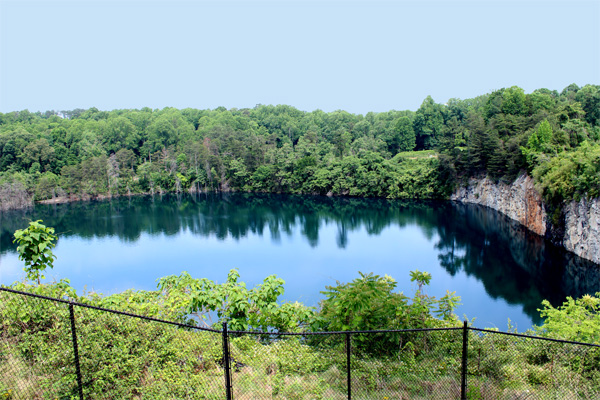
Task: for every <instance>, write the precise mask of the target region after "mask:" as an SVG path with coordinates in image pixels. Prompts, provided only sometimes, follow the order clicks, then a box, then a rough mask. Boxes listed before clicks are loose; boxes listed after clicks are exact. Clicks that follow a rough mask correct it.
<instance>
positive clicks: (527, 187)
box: [451, 175, 600, 264]
mask: <svg viewBox="0 0 600 400" xmlns="http://www.w3.org/2000/svg"><path fill="white" fill-rule="evenodd" d="M451 200H455V201H459V202H462V203H474V204H480V205H482V206H486V207H490V208H492V209H494V210H497V211H499V212H501V213H503V214H505V215H506V216H508V217H509V218H511V219H513V220H515V221H518V222H519V223H521V224H522V225H524V226H525V227H526V228H527V229H529V230H530V231H532V232H535V233H537V234H538V235H540V236H544V237H546V238H548V239H551V240H552V241H553V242H555V243H556V244H559V245H562V246H563V247H564V248H565V249H567V250H568V251H571V252H573V253H575V254H576V255H578V256H580V257H582V258H585V259H587V260H590V261H593V262H595V263H596V264H600V199H591V200H589V199H585V198H584V199H581V200H580V201H572V202H570V203H569V204H567V205H566V206H565V207H564V210H563V213H562V215H563V217H564V219H563V218H561V221H560V226H553V225H552V224H551V222H550V220H549V218H548V215H547V213H546V207H545V205H544V202H543V200H542V196H541V195H540V194H539V193H538V192H537V191H536V190H535V187H534V185H533V179H532V178H531V177H529V176H527V175H521V176H520V177H519V178H517V179H516V180H515V181H514V182H513V183H512V184H510V185H507V184H505V183H502V182H499V183H494V182H493V181H491V180H490V179H488V178H483V179H471V180H470V181H469V184H468V185H467V186H466V187H461V188H460V189H458V190H457V191H456V193H454V194H453V195H452V196H451ZM557 233H558V237H557Z"/></svg>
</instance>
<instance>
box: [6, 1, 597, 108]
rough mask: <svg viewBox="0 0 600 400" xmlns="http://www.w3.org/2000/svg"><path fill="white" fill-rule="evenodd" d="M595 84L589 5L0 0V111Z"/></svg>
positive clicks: (308, 103) (439, 95)
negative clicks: (515, 86) (514, 86)
mask: <svg viewBox="0 0 600 400" xmlns="http://www.w3.org/2000/svg"><path fill="white" fill-rule="evenodd" d="M571 83H576V84H578V85H580V86H583V85H585V84H600V1H598V0H587V1H576V0H575V1H562V0H545V1H541V0H530V1H526V0H525V1H512V0H508V1H494V0H485V1H454V0H448V1H428V0H422V1H377V0H375V1H361V0H353V1H342V0H337V1H336V0H334V1H312V0H304V1H295V0H283V1H282V0H279V1H253V0H247V1H228V0H222V1H177V0H174V1H164V0H153V1H143V0H129V1H127V0H124V1H112V0H111V1H108V0H106V1H97V0H79V1H54V0H46V1H30V0H19V1H12V0H0V112H10V111H18V110H23V109H28V110H29V111H32V112H33V111H47V110H57V111H60V110H72V109H75V108H89V107H97V108H99V109H101V110H113V109H122V108H142V107H151V108H163V107H177V108H186V107H192V108H199V109H206V108H210V109H214V108H216V107H219V106H224V107H226V108H234V107H235V108H252V107H254V106H255V105H256V104H288V105H291V106H294V107H296V108H299V109H301V110H305V111H312V110H315V109H321V110H324V111H333V110H337V109H342V110H346V111H349V112H352V113H356V114H365V113H367V112H369V111H375V112H380V111H388V110H391V109H396V110H404V109H410V110H416V109H417V108H418V107H419V106H420V104H421V103H422V101H423V100H424V99H425V97H426V96H428V95H431V96H432V97H433V99H434V100H435V101H436V102H438V103H445V102H447V101H448V99H450V98H461V99H466V98H472V97H475V96H479V95H482V94H485V93H489V92H491V91H493V90H495V89H500V88H502V87H510V86H513V85H517V86H520V87H522V88H523V89H525V91H526V92H527V93H529V92H531V91H533V90H535V89H538V88H548V89H551V90H558V91H561V90H562V89H563V88H564V87H566V86H568V85H569V84H571Z"/></svg>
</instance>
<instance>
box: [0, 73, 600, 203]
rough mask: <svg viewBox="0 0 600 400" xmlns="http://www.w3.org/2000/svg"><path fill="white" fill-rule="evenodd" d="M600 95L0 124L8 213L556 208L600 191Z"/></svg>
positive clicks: (0, 169)
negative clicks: (70, 204) (496, 203)
mask: <svg viewBox="0 0 600 400" xmlns="http://www.w3.org/2000/svg"><path fill="white" fill-rule="evenodd" d="M599 140H600V86H599V85H586V86H583V87H579V86H577V85H576V84H571V85H569V86H568V87H566V88H565V89H564V90H562V91H561V92H558V91H556V90H548V89H538V90H535V91H533V92H532V93H528V94H527V93H525V91H524V90H523V89H521V88H519V87H517V86H513V87H510V88H505V89H500V90H496V91H494V92H492V93H489V94H484V95H481V96H479V97H476V98H473V99H467V100H460V99H450V100H449V101H448V102H447V103H446V104H439V103H436V102H435V101H434V100H433V99H432V98H431V97H429V96H428V97H427V98H426V99H425V100H424V101H423V103H422V105H421V106H420V108H419V109H418V110H417V111H388V112H379V113H375V112H369V113H367V114H366V115H356V114H351V113H348V112H345V111H342V110H338V111H333V112H323V111H321V110H316V111H312V112H306V111H301V110H298V109H296V108H294V107H292V106H288V105H276V106H273V105H256V106H255V107H254V108H247V109H230V110H227V109H225V108H224V107H219V108H216V109H214V110H197V109H192V108H186V109H182V110H178V109H175V108H164V109H162V110H158V109H155V110H152V109H150V108H142V109H139V110H113V111H101V110H98V109H96V108H90V109H87V110H84V109H75V110H71V111H47V112H45V113H42V112H36V113H32V112H29V111H27V110H23V111H15V112H9V113H5V114H2V113H0V209H9V208H19V207H23V206H26V205H28V204H31V203H32V202H33V201H40V200H45V199H52V198H56V197H63V198H75V199H78V198H82V199H86V198H95V197H98V196H116V195H127V194H136V193H160V192H184V191H253V192H274V193H297V194H318V195H336V196H337V195H344V196H361V197H384V198H391V199H399V198H414V199H423V198H447V197H448V196H449V194H450V193H452V191H453V190H454V189H455V187H456V185H458V184H461V183H463V182H466V180H467V179H468V178H469V177H472V176H483V175H487V176H489V177H490V178H492V179H494V180H502V181H505V182H511V181H512V180H514V178H516V177H517V176H518V175H519V174H520V173H523V172H527V173H528V174H530V175H532V176H533V177H534V179H535V181H536V184H537V187H538V189H539V190H540V192H541V193H542V194H543V196H544V198H545V199H546V201H547V202H548V203H550V204H554V205H560V204H562V202H563V201H564V200H569V199H573V198H575V199H576V198H579V197H581V196H584V195H588V196H590V197H597V196H598V194H599V190H600V160H599V159H600V144H599Z"/></svg>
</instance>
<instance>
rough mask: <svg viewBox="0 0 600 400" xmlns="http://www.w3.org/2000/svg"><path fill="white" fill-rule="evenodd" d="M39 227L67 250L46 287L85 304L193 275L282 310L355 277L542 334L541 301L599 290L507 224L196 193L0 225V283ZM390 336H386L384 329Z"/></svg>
mask: <svg viewBox="0 0 600 400" xmlns="http://www.w3.org/2000/svg"><path fill="white" fill-rule="evenodd" d="M35 219H42V220H44V223H45V224H46V225H48V226H53V227H55V229H56V232H57V233H58V234H59V236H60V239H59V241H58V245H57V247H56V249H55V254H56V256H57V260H56V262H55V268H54V269H53V270H50V271H47V272H46V277H47V279H46V281H52V280H58V279H62V278H68V279H70V280H71V284H72V285H73V286H74V287H75V288H77V289H78V291H80V292H83V291H88V292H90V291H96V292H101V293H105V294H110V293H115V292H118V291H121V290H125V289H128V288H135V289H146V290H152V289H155V288H156V280H157V279H158V278H160V277H162V276H165V275H170V274H179V273H181V272H182V271H188V272H189V273H191V274H192V276H194V277H197V278H202V277H206V278H209V279H213V280H216V281H218V282H223V281H225V279H226V277H227V272H228V271H229V270H230V269H231V268H238V269H239V270H240V273H241V279H242V280H243V281H245V282H247V283H248V285H249V286H253V285H255V284H258V283H261V282H262V280H263V279H264V278H265V277H266V276H268V275H270V274H276V275H278V276H280V277H282V278H283V279H284V280H285V281H286V284H285V290H286V291H285V294H284V296H283V297H284V299H286V300H290V301H296V300H297V301H301V302H304V303H305V304H307V305H314V306H316V305H317V304H318V302H319V300H320V299H321V298H322V295H321V293H320V291H322V290H324V289H325V286H327V285H335V284H336V281H340V282H348V281H350V280H352V279H354V278H357V277H358V271H362V272H365V273H368V272H374V273H375V274H380V275H385V274H387V275H390V276H392V277H393V278H395V279H396V280H397V281H398V287H399V290H400V291H403V292H404V293H405V294H407V295H412V294H413V293H414V290H415V286H414V284H413V283H411V282H410V279H409V272H410V271H411V270H414V269H419V270H421V271H428V272H430V273H431V274H432V276H433V279H432V282H431V285H430V286H429V287H427V289H426V292H427V293H428V294H429V295H433V296H437V297H441V296H443V295H444V294H445V293H446V290H450V291H456V294H457V295H459V296H461V298H462V300H461V302H462V303H463V305H462V306H460V307H459V308H458V309H457V310H456V313H457V314H458V315H459V316H461V317H462V316H463V315H465V316H466V317H467V318H469V319H472V318H475V323H474V324H475V326H477V327H497V328H499V329H501V330H505V329H506V328H507V322H508V319H509V318H510V320H511V323H512V325H513V326H515V325H516V327H517V329H518V330H519V331H524V330H526V329H528V328H529V327H531V325H532V324H538V325H539V324H541V323H542V321H541V320H540V318H539V312H538V311H537V309H538V308H539V307H540V306H541V301H542V300H543V299H548V300H550V301H551V302H552V303H553V304H555V305H558V304H561V303H562V301H563V300H564V299H565V298H566V296H581V295H583V294H585V293H592V294H593V293H595V292H598V291H600V279H599V278H600V274H599V271H600V269H599V268H600V267H598V266H597V265H595V264H593V263H590V262H587V261H585V260H583V259H580V258H579V257H577V256H574V255H572V254H569V253H566V252H564V251H562V250H561V249H559V248H556V247H555V246H553V245H551V244H550V243H548V242H546V241H544V240H543V239H542V238H540V237H538V236H536V235H534V234H531V233H528V232H527V231H525V230H524V229H523V228H522V227H520V226H519V225H518V224H516V223H514V222H513V221H511V220H509V219H508V218H506V217H504V216H503V215H501V214H499V213H497V212H495V211H492V210H489V209H485V208H482V207H479V206H474V205H461V204H456V203H452V202H414V201H388V200H381V199H355V198H325V197H310V196H283V195H250V194H224V195H215V194H210V195H206V194H201V195H196V196H192V195H187V196H164V197H158V196H155V197H132V198H121V199H113V200H110V201H102V202H75V203H71V204H62V205H37V206H35V208H34V209H32V210H29V211H18V212H9V213H3V214H1V216H0V228H1V230H0V246H1V247H0V283H2V284H9V283H12V282H14V281H15V280H21V279H23V278H24V276H25V274H24V272H23V271H22V264H21V262H19V261H18V259H17V255H16V253H15V246H14V244H12V233H13V232H14V231H15V230H16V229H20V228H24V227H25V226H27V222H28V221H29V220H35ZM382 328H384V327H382Z"/></svg>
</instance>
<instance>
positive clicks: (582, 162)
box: [533, 142, 600, 204]
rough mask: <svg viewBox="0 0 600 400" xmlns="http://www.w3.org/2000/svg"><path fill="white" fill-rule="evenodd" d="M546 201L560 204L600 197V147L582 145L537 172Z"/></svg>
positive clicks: (542, 166) (536, 175) (538, 182)
mask: <svg viewBox="0 0 600 400" xmlns="http://www.w3.org/2000/svg"><path fill="white" fill-rule="evenodd" d="M533 176H534V177H535V179H536V181H537V187H538V188H539V190H540V192H541V193H542V194H543V195H544V197H545V199H546V201H548V202H551V203H553V204H560V203H561V202H562V201H564V200H571V199H575V200H579V199H580V198H581V197H583V196H586V195H587V196H589V197H591V198H594V197H598V196H599V195H600V145H599V144H593V145H590V144H589V143H588V142H584V143H582V145H581V146H579V147H578V148H577V149H576V150H575V151H571V152H567V153H562V154H559V155H558V156H557V157H554V158H552V159H549V160H547V161H545V162H542V163H540V164H539V165H538V166H536V168H535V169H534V170H533Z"/></svg>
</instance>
